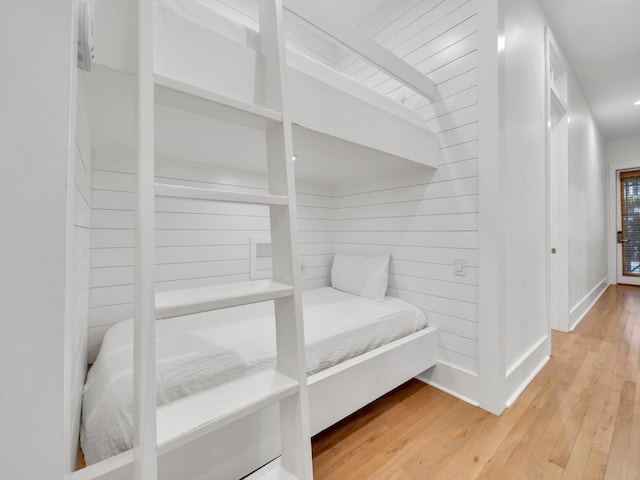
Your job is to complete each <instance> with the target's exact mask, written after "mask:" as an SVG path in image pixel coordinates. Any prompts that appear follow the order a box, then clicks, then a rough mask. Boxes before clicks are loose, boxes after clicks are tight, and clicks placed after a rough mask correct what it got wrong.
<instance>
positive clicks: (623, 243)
mask: <svg viewBox="0 0 640 480" xmlns="http://www.w3.org/2000/svg"><path fill="white" fill-rule="evenodd" d="M617 184H618V188H617V192H618V201H617V202H616V271H617V278H616V281H617V283H624V284H627V285H640V170H630V171H619V172H618V175H617Z"/></svg>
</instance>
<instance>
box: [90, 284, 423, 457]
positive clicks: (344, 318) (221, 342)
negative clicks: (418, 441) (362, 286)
mask: <svg viewBox="0 0 640 480" xmlns="http://www.w3.org/2000/svg"><path fill="white" fill-rule="evenodd" d="M303 306H304V324H305V339H306V345H307V349H306V363H307V373H308V374H309V375H311V374H314V373H317V372H319V371H321V370H324V369H325V368H328V367H330V366H332V365H336V364H338V363H340V362H342V361H344V360H347V359H349V358H353V357H355V356H357V355H360V354H362V353H364V352H367V351H369V350H372V349H374V348H376V347H379V346H381V345H384V344H386V343H389V342H391V341H393V340H396V339H398V338H401V337H404V336H406V335H409V334H411V333H413V332H415V331H418V330H420V329H422V328H424V327H425V326H426V318H425V315H424V313H423V312H422V311H420V310H419V309H417V308H416V307H414V306H412V305H409V304H408V303H405V302H403V301H401V300H397V299H394V298H390V297H386V298H385V300H384V301H383V302H381V303H379V302H375V301H372V300H369V299H366V298H363V297H357V296H354V295H350V294H347V293H343V292H340V291H338V290H335V289H333V288H329V287H327V288H319V289H316V290H309V291H306V292H304V294H303ZM273 317H274V314H273V302H263V303H257V304H253V305H244V306H241V307H235V308H228V309H224V310H217V311H214V312H206V313H200V314H194V315H188V316H184V317H177V318H170V319H166V320H160V321H158V322H157V323H156V345H157V379H158V381H157V401H158V405H162V404H164V403H168V402H171V401H173V400H177V399H179V398H182V397H185V396H187V395H190V394H193V393H196V392H199V391H202V390H205V389H207V388H211V387H213V386H215V385H218V384H220V383H224V382H226V381H229V380H231V379H234V378H237V377H240V376H242V375H245V374H246V373H248V372H257V371H259V370H262V369H266V368H269V367H273V366H275V350H276V349H275V322H274V318H273ZM132 326H133V324H132V321H131V320H126V321H124V322H121V323H119V324H117V325H114V326H113V327H111V328H110V329H109V331H108V332H107V334H106V335H105V337H104V340H103V343H102V347H101V350H100V354H99V355H98V358H97V360H96V362H95V364H94V366H93V368H92V369H91V371H90V372H89V376H88V378H87V382H86V385H85V388H84V399H83V407H82V428H81V442H82V449H83V452H84V455H85V461H86V462H87V464H92V463H95V462H97V461H99V460H102V459H105V458H108V457H110V456H113V455H115V454H117V453H120V452H123V451H125V450H128V449H130V448H131V447H132V425H133V381H132V378H133V355H132V348H133V347H132V343H133V327H132Z"/></svg>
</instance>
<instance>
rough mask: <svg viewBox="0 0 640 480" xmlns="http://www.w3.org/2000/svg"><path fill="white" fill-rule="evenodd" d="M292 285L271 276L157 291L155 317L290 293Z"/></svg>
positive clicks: (206, 309) (272, 298) (165, 316)
mask: <svg viewBox="0 0 640 480" xmlns="http://www.w3.org/2000/svg"><path fill="white" fill-rule="evenodd" d="M291 295H293V287H291V286H290V285H285V284H283V283H278V282H274V281H272V280H252V281H249V282H238V283H227V284H222V285H211V286H207V287H200V288H187V289H184V290H171V291H168V292H158V293H156V318H158V319H161V318H171V317H179V316H181V315H189V314H192V313H199V312H208V311H210V310H218V309H220V308H227V307H235V306H237V305H246V304H248V303H257V302H264V301H267V300H275V299H276V298H283V297H290V296H291Z"/></svg>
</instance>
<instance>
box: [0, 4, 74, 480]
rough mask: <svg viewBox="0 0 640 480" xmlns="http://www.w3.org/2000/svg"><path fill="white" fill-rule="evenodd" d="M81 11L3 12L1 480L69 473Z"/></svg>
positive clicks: (15, 8)
mask: <svg viewBox="0 0 640 480" xmlns="http://www.w3.org/2000/svg"><path fill="white" fill-rule="evenodd" d="M73 14H74V2H72V1H71V0H67V1H59V2H51V1H48V0H34V1H30V2H23V1H20V0H17V1H4V2H2V3H1V4H0V32H2V33H1V35H2V42H0V58H2V61H3V65H5V67H6V68H3V73H2V76H0V87H1V89H2V92H4V95H3V102H2V110H3V113H2V115H0V145H1V146H2V147H1V148H2V154H1V155H0V163H1V169H2V175H0V196H1V198H2V201H1V202H0V218H2V235H1V236H0V251H1V252H2V259H1V260H0V265H2V267H1V268H2V279H1V280H0V283H1V287H0V303H1V304H2V325H3V334H2V335H1V336H0V377H1V378H2V389H1V393H0V425H2V434H0V478H3V479H36V478H37V479H41V480H47V479H51V480H59V479H61V478H63V475H64V473H66V471H68V470H67V465H68V457H67V454H68V451H67V448H65V442H64V439H65V435H64V433H65V430H66V428H65V420H67V416H68V413H67V410H66V405H65V400H66V399H68V395H69V392H68V391H67V385H68V383H67V379H66V378H65V376H66V375H67V374H68V373H69V372H68V370H67V369H66V367H67V365H65V361H66V358H65V357H66V355H65V347H66V346H65V340H66V339H65V322H66V317H67V316H68V314H69V310H70V306H69V305H68V304H66V294H67V292H66V285H65V281H66V280H67V278H68V274H69V272H70V264H71V262H70V259H69V258H68V257H67V245H68V240H69V236H70V232H71V228H70V223H68V220H69V211H68V189H67V185H68V183H67V182H68V180H69V178H70V177H71V178H72V169H71V167H70V166H71V162H72V158H73V151H71V150H70V145H72V143H73V137H74V135H75V132H74V131H73V125H74V123H73V122H74V117H75V91H74V86H75V80H74V77H75V62H76V56H75V54H74V47H75V40H74V38H73V33H74V32H75V28H73V27H74V26H75V22H73V21H72V19H73Z"/></svg>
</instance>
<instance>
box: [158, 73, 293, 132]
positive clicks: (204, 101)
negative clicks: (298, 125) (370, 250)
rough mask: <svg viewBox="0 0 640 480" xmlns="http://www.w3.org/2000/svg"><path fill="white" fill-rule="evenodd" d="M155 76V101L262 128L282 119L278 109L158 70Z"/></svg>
mask: <svg viewBox="0 0 640 480" xmlns="http://www.w3.org/2000/svg"><path fill="white" fill-rule="evenodd" d="M154 80H155V101H156V103H159V104H161V105H167V106H170V107H175V108H179V109H181V110H188V111H190V112H193V113H197V114H200V115H205V116H211V117H215V118H219V119H222V120H224V121H228V122H233V123H237V124H239V125H244V126H247V127H251V128H257V129H261V130H262V129H265V128H266V127H267V126H269V125H270V124H273V123H281V122H282V113H280V112H276V111H275V110H271V109H268V108H265V107H261V106H259V105H254V104H251V103H246V102H242V101H240V100H236V99H234V98H230V97H225V96H223V95H219V94H217V93H214V92H211V91H208V90H205V89H202V88H199V87H195V86H193V85H189V84H186V83H183V82H180V81H178V80H174V79H172V78H168V77H164V76H162V75H158V74H155V76H154Z"/></svg>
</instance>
